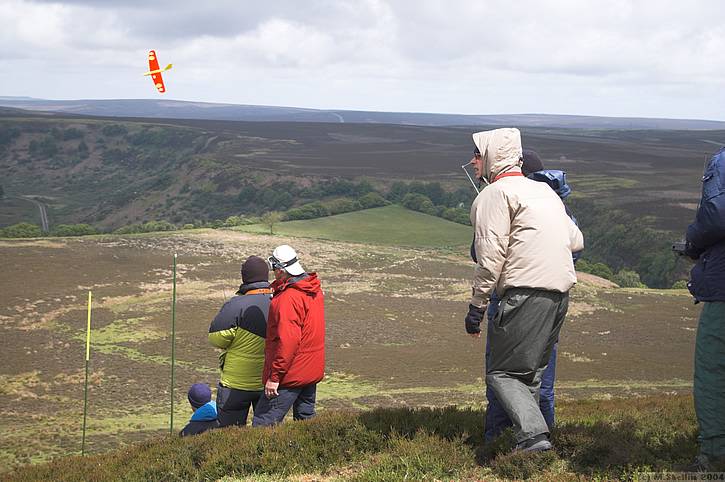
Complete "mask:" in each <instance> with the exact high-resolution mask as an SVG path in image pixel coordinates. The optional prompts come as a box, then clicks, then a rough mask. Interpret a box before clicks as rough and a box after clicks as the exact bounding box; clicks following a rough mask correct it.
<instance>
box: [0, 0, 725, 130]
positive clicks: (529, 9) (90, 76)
mask: <svg viewBox="0 0 725 482" xmlns="http://www.w3.org/2000/svg"><path fill="white" fill-rule="evenodd" d="M724 18H725V2H723V1H720V0H710V1H706V0H693V1H691V2H683V1H682V0H607V1H604V0H601V1H593V0H591V1H590V0H518V1H510V0H467V1H463V0H440V1H437V0H418V1H412V0H399V1H396V0H354V1H353V0H268V1H260V0H219V1H217V0H206V1H196V0H192V1H187V0H161V1H156V0H127V1H121V0H97V1H92V0H75V1H73V0H68V1H41V0H35V1H30V0H0V96H31V97H40V98H50V99H78V98H84V99H111V98H159V96H160V94H158V93H156V91H155V89H154V87H153V85H152V83H151V80H150V79H149V78H147V77H142V76H141V74H142V73H143V72H144V71H146V70H147V67H148V65H147V63H146V54H147V51H148V50H149V49H155V50H156V51H157V53H158V56H159V60H160V62H161V64H162V65H165V64H167V63H173V64H174V68H173V70H171V71H170V72H168V73H166V74H164V78H165V81H166V87H167V93H166V94H164V97H166V98H170V99H179V100H193V101H209V102H225V103H235V104H263V105H287V106H298V107H312V108H323V109H326V108H335V109H361V110H381V111H412V112H450V113H470V114H474V113H475V114H495V113H551V114H586V115H612V116H646V117H673V118H700V119H715V120H725V75H723V57H724V55H725V28H724V27H723V19H724Z"/></svg>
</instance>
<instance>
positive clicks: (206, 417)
mask: <svg viewBox="0 0 725 482" xmlns="http://www.w3.org/2000/svg"><path fill="white" fill-rule="evenodd" d="M188 398H189V403H190V404H191V409H192V410H193V411H194V414H193V415H192V416H191V420H189V423H188V424H186V427H184V428H183V429H182V430H181V432H180V433H179V435H181V436H182V437H186V436H187V435H196V434H200V433H202V432H206V431H207V430H211V429H213V428H218V427H219V420H218V419H217V411H216V402H214V401H213V400H212V399H211V389H210V388H209V385H207V384H206V383H195V384H193V385H192V386H191V388H189V394H188Z"/></svg>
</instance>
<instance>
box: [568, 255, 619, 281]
mask: <svg viewBox="0 0 725 482" xmlns="http://www.w3.org/2000/svg"><path fill="white" fill-rule="evenodd" d="M576 268H577V270H579V271H581V272H582V273H589V274H593V275H595V276H599V277H600V278H604V279H608V280H612V278H614V273H613V272H612V268H610V267H609V266H607V265H606V264H604V263H601V262H598V263H590V262H588V261H587V260H586V259H580V260H579V261H578V262H577V264H576Z"/></svg>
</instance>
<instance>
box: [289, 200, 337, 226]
mask: <svg viewBox="0 0 725 482" xmlns="http://www.w3.org/2000/svg"><path fill="white" fill-rule="evenodd" d="M329 215H330V211H329V210H328V209H327V207H325V206H324V205H323V204H322V203H321V202H319V201H315V202H313V203H309V204H304V205H302V206H300V207H298V208H294V209H290V210H289V211H287V215H286V218H287V219H288V220H290V221H291V220H296V219H314V218H321V217H324V216H329Z"/></svg>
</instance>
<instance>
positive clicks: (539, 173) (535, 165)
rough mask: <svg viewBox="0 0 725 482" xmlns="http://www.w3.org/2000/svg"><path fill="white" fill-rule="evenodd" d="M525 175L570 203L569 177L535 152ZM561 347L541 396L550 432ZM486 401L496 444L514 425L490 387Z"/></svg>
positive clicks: (494, 307) (527, 158)
mask: <svg viewBox="0 0 725 482" xmlns="http://www.w3.org/2000/svg"><path fill="white" fill-rule="evenodd" d="M521 171H522V172H523V174H524V175H525V176H527V177H529V178H530V179H533V180H535V181H540V182H546V183H547V184H549V186H550V187H551V188H552V189H553V190H554V192H556V193H557V194H558V195H559V197H560V198H561V199H562V201H563V200H564V199H566V198H567V197H568V196H569V194H571V188H570V187H569V185H568V184H567V183H566V174H565V173H564V172H563V171H558V170H544V165H543V163H542V162H541V158H540V157H539V154H538V153H537V152H536V151H534V150H532V149H524V150H523V164H522V166H521ZM567 213H568V214H569V216H570V217H571V218H572V220H573V221H574V222H575V223H576V219H575V218H574V216H572V215H571V213H570V212H569V210H568V208H567ZM580 255H581V252H578V253H574V254H573V256H574V261H575V262H576V260H577V259H578V258H579V256H580ZM471 257H472V258H473V259H474V262H475V261H476V258H475V251H474V250H473V245H472V246H471ZM498 302H499V298H498V296H497V295H496V293H495V292H494V293H493V294H492V295H491V302H490V303H489V305H488V312H487V316H488V326H489V328H488V332H490V331H491V323H493V319H494V317H495V316H496V313H497V312H498V304H499V303H498ZM558 345H559V343H558V342H557V343H556V344H555V345H554V348H553V350H552V351H551V357H550V358H549V364H548V365H547V367H546V370H545V371H544V373H543V375H542V377H541V391H540V395H539V409H540V410H541V414H542V415H543V416H544V420H546V425H548V427H549V430H551V428H552V427H553V426H554V421H555V416H554V380H555V378H556V353H557V348H558ZM490 352H491V346H490V344H489V342H488V337H487V339H486V363H488V359H489V355H490ZM486 399H487V401H488V406H487V408H486V422H485V432H484V437H485V440H486V442H491V441H493V440H494V439H495V438H496V437H498V436H499V435H501V432H503V431H504V430H505V429H506V428H508V427H511V426H512V425H513V424H512V422H511V420H510V419H509V417H508V415H507V414H506V411H505V410H504V408H503V407H502V406H501V403H500V402H499V401H498V399H497V398H496V395H495V393H494V392H493V390H492V389H491V388H490V387H488V386H487V387H486Z"/></svg>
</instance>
